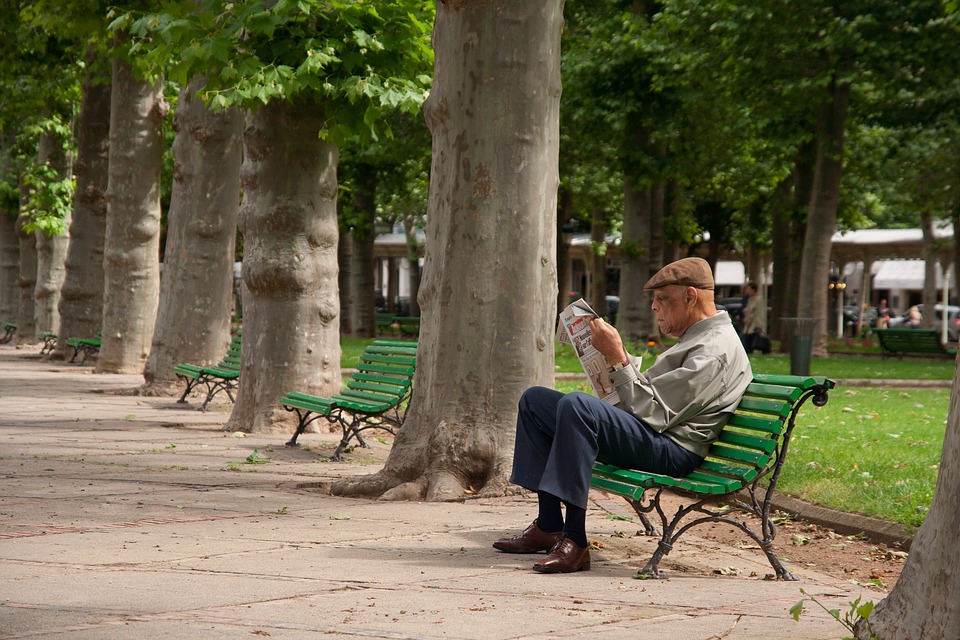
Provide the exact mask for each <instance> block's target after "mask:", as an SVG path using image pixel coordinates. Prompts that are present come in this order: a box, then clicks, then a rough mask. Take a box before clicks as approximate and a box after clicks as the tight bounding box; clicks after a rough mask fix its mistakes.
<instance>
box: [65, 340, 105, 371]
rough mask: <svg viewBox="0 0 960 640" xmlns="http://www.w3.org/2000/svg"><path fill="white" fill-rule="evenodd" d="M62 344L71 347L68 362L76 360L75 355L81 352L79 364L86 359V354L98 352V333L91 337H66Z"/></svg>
mask: <svg viewBox="0 0 960 640" xmlns="http://www.w3.org/2000/svg"><path fill="white" fill-rule="evenodd" d="M64 344H66V345H67V346H68V347H71V348H72V349H73V355H72V356H70V362H76V360H77V356H78V355H80V354H83V355H82V356H81V357H80V362H79V364H83V363H84V362H86V361H87V356H90V355H92V354H94V353H100V334H99V333H98V334H97V335H96V336H94V337H92V338H67V339H66V340H65V341H64Z"/></svg>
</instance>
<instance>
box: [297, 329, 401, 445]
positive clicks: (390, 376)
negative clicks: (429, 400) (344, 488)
mask: <svg viewBox="0 0 960 640" xmlns="http://www.w3.org/2000/svg"><path fill="white" fill-rule="evenodd" d="M416 364H417V343H416V342H411V341H404V340H374V341H373V342H371V343H370V345H368V346H367V348H366V349H364V351H363V353H362V354H361V355H360V359H359V361H358V362H357V365H356V369H357V372H356V373H354V374H353V375H352V376H350V378H349V379H348V380H347V383H346V385H345V386H344V387H343V389H341V390H340V392H339V393H335V394H333V395H331V396H325V397H322V396H315V395H311V394H308V393H302V392H299V391H290V392H288V393H286V394H285V395H284V396H283V397H282V398H281V399H280V404H281V405H283V408H284V409H286V410H287V411H293V412H296V414H297V430H296V431H295V432H294V434H293V437H292V438H290V440H289V441H288V442H287V443H286V444H287V446H290V447H295V446H297V438H298V437H300V434H302V433H303V431H304V429H306V428H307V425H309V424H311V423H312V422H314V421H316V420H319V419H320V418H324V419H326V420H327V421H328V422H329V423H331V424H339V425H340V428H341V431H342V437H341V439H340V442H339V444H337V448H336V450H335V451H334V452H333V455H332V456H330V457H331V459H333V460H340V459H341V456H340V454H341V453H342V452H343V450H344V449H345V448H346V447H347V446H349V444H350V440H352V439H353V438H356V439H357V442H358V443H359V444H360V446H364V447H365V446H366V442H365V441H364V440H363V437H362V436H361V435H360V434H361V432H362V431H366V430H367V429H383V430H385V431H388V432H389V433H391V434H394V435H396V429H397V428H399V427H400V425H401V424H402V423H403V410H404V408H405V407H404V404H405V403H406V400H407V399H408V398H409V397H410V393H411V391H412V387H413V373H414V370H415V368H416Z"/></svg>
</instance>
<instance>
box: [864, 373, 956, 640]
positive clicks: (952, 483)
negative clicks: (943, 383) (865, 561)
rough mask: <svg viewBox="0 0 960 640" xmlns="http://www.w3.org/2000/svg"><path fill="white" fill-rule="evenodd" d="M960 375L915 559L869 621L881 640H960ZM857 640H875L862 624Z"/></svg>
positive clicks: (916, 540) (913, 548)
mask: <svg viewBox="0 0 960 640" xmlns="http://www.w3.org/2000/svg"><path fill="white" fill-rule="evenodd" d="M958 372H960V369H957V370H955V372H954V376H953V389H952V391H951V393H950V411H949V413H948V415H947V428H946V433H945V435H944V440H943V450H942V453H941V457H940V467H939V474H938V477H937V487H936V489H935V490H934V493H933V502H932V503H931V505H930V512H929V513H927V517H926V519H924V521H923V524H922V525H921V526H920V529H919V530H918V531H917V535H916V536H915V537H914V539H913V543H911V545H910V557H909V558H908V559H907V564H906V565H904V567H903V571H902V572H901V574H900V578H899V579H898V580H897V583H896V584H895V585H894V587H893V589H892V590H891V591H890V594H889V595H888V596H887V597H886V598H884V599H883V600H881V601H880V603H879V604H877V606H876V607H875V608H874V610H873V613H872V614H871V615H870V618H869V624H870V627H871V629H872V630H873V633H874V634H876V637H877V638H879V639H880V640H925V639H930V640H940V639H941V638H960V599H958V598H957V593H960V571H958V570H957V548H958V547H960V373H958ZM857 634H858V635H857V637H859V638H863V639H865V640H866V639H867V638H870V635H869V633H867V629H866V625H865V624H864V623H863V622H862V621H861V623H860V624H858V628H857Z"/></svg>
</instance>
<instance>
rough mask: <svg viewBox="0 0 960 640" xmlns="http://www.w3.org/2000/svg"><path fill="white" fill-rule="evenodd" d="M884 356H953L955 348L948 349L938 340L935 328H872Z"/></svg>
mask: <svg viewBox="0 0 960 640" xmlns="http://www.w3.org/2000/svg"><path fill="white" fill-rule="evenodd" d="M874 333H875V334H877V339H878V340H879V341H880V347H881V348H882V349H883V356H884V357H885V358H887V357H891V356H897V357H899V358H903V356H904V354H917V355H933V356H948V357H951V358H953V357H955V356H956V355H957V350H956V349H948V348H946V347H945V346H943V343H942V342H940V332H939V331H937V330H936V329H874Z"/></svg>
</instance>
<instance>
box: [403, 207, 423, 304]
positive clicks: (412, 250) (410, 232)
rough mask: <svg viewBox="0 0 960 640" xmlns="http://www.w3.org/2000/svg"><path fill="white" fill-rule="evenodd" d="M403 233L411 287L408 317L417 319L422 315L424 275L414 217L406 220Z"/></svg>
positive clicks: (408, 280) (408, 283)
mask: <svg viewBox="0 0 960 640" xmlns="http://www.w3.org/2000/svg"><path fill="white" fill-rule="evenodd" d="M403 232H404V235H405V236H406V239H407V285H408V286H409V287H410V311H409V313H408V315H410V316H413V317H414V318H416V317H418V316H419V315H420V302H419V296H420V283H421V280H422V278H423V274H421V273H420V252H421V250H422V247H421V246H420V242H419V240H417V227H416V225H415V223H414V218H413V216H408V217H406V218H404V220H403Z"/></svg>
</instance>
